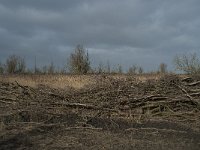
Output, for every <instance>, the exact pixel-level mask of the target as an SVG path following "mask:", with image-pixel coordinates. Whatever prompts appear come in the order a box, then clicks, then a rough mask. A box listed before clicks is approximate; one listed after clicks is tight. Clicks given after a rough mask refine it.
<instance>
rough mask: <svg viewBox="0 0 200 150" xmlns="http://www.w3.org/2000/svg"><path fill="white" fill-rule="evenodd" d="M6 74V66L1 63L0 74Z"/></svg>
mask: <svg viewBox="0 0 200 150" xmlns="http://www.w3.org/2000/svg"><path fill="white" fill-rule="evenodd" d="M3 73H4V65H3V64H2V63H1V62H0V74H3Z"/></svg>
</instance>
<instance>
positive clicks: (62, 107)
mask: <svg viewBox="0 0 200 150" xmlns="http://www.w3.org/2000/svg"><path fill="white" fill-rule="evenodd" d="M199 148H200V77H199V76H191V77H190V76H189V77H187V76H182V77H180V76H176V75H166V76H160V77H154V78H152V77H151V78H150V77H138V76H137V77H136V76H111V75H90V76H76V77H72V76H71V77H64V76H42V77H40V76H37V77H36V76H16V77H15V76H14V77H5V76H1V77H0V150H4V149H5V150H8V149H11V150H12V149H13V150H14V149H18V150H22V149H29V150H35V149H37V150H40V149H42V150H45V149H58V150H60V149H63V150H64V149H77V150H81V149H84V150H85V149H87V150H88V149H95V150H96V149H100V150H102V149H113V150H117V149H124V150H128V149H130V150H132V149H138V150H144V149H150V150H151V149H152V150H155V149H161V150H162V149H163V150H171V149H176V150H179V149H180V150H199Z"/></svg>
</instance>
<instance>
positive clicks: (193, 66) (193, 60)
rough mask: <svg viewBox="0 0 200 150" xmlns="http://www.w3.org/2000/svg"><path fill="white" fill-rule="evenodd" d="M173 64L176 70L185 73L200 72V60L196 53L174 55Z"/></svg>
mask: <svg viewBox="0 0 200 150" xmlns="http://www.w3.org/2000/svg"><path fill="white" fill-rule="evenodd" d="M174 64H175V67H176V69H177V70H179V71H183V72H185V73H187V74H198V73H200V60H199V58H198V57H197V55H196V53H193V54H189V55H185V54H182V55H176V56H175V58H174Z"/></svg>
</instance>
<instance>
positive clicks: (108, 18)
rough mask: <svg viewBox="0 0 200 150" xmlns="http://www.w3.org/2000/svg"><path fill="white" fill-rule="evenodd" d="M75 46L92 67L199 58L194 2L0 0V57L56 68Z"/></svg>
mask: <svg viewBox="0 0 200 150" xmlns="http://www.w3.org/2000/svg"><path fill="white" fill-rule="evenodd" d="M77 44H82V45H84V47H85V48H86V49H88V51H89V54H90V56H91V62H92V64H93V65H94V66H95V65H97V64H99V63H106V62H107V61H108V60H109V62H110V64H111V65H112V66H115V65H117V64H121V65H122V66H123V67H124V69H126V68H128V67H129V66H131V65H132V64H138V65H140V66H142V67H143V68H144V69H145V70H152V69H157V68H158V67H157V66H158V64H159V63H161V62H164V63H166V64H167V65H168V68H169V69H173V65H172V60H173V57H174V56H175V55H176V54H182V53H194V52H196V53H197V54H198V55H199V56H200V0H0V61H1V62H3V61H5V59H6V58H7V57H8V56H9V55H11V54H16V55H20V56H22V57H24V58H25V59H26V62H27V63H28V65H29V66H30V67H32V66H33V64H34V58H35V57H36V59H37V63H38V65H45V64H49V63H50V62H51V61H53V62H54V64H56V65H57V66H60V67H62V66H63V65H64V64H65V63H66V59H67V57H68V56H69V54H70V53H71V52H72V50H73V49H74V48H75V47H76V45H77Z"/></svg>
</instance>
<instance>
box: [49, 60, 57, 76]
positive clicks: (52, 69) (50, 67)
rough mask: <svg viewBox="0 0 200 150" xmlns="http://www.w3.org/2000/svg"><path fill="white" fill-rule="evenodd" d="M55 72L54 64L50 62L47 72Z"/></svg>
mask: <svg viewBox="0 0 200 150" xmlns="http://www.w3.org/2000/svg"><path fill="white" fill-rule="evenodd" d="M54 73H55V66H54V64H53V62H51V64H50V66H49V67H48V74H54Z"/></svg>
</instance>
